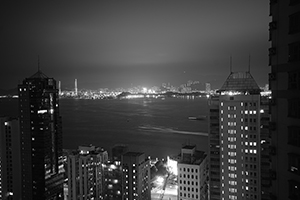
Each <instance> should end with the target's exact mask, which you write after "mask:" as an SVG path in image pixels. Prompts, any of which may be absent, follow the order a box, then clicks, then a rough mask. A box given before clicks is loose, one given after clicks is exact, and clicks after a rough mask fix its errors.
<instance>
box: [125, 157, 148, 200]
mask: <svg viewBox="0 0 300 200" xmlns="http://www.w3.org/2000/svg"><path fill="white" fill-rule="evenodd" d="M122 168H123V178H122V195H123V199H124V200H125V199H126V200H134V199H135V200H150V199H151V193H150V190H151V189H150V161H149V160H148V159H146V158H145V154H144V153H139V152H127V153H125V154H123V155H122Z"/></svg>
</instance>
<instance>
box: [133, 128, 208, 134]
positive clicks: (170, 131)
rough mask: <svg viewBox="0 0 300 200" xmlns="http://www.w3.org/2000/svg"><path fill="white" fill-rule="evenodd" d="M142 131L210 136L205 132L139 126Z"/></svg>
mask: <svg viewBox="0 0 300 200" xmlns="http://www.w3.org/2000/svg"><path fill="white" fill-rule="evenodd" d="M139 129H141V130H147V131H151V132H160V133H176V134H185V135H199V136H208V133H204V132H191V131H180V130H174V129H172V128H165V127H154V126H147V125H146V126H139Z"/></svg>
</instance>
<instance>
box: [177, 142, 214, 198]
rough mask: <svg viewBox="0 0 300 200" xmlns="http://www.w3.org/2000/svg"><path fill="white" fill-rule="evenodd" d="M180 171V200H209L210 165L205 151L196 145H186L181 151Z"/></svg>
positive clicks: (178, 165)
mask: <svg viewBox="0 0 300 200" xmlns="http://www.w3.org/2000/svg"><path fill="white" fill-rule="evenodd" d="M177 169H178V200H185V199H189V200H206V199H208V185H207V178H208V163H207V156H206V154H205V153H204V152H203V151H197V150H196V146H195V145H185V146H183V147H182V149H181V154H180V160H179V161H178V164H177Z"/></svg>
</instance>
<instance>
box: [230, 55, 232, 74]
mask: <svg viewBox="0 0 300 200" xmlns="http://www.w3.org/2000/svg"><path fill="white" fill-rule="evenodd" d="M231 73H232V56H231V55H230V74H231Z"/></svg>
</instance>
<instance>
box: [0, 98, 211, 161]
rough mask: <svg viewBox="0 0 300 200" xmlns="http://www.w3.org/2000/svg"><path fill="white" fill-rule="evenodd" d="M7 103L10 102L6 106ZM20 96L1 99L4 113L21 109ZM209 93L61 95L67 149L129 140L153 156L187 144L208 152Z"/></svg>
mask: <svg viewBox="0 0 300 200" xmlns="http://www.w3.org/2000/svg"><path fill="white" fill-rule="evenodd" d="M7 105H9V106H7ZM16 107H17V100H10V101H8V100H6V101H5V100H1V101H0V115H3V114H7V113H9V112H12V113H14V114H15V115H16V113H17V108H16ZM207 114H208V107H207V99H206V98H200V97H197V98H191V97H189V98H188V97H184V98H171V97H170V98H165V99H161V98H158V99H155V98H141V99H123V100H118V99H113V100H83V99H60V115H61V116H62V126H63V148H66V149H76V148H77V147H78V146H79V145H89V144H93V145H96V146H102V147H104V148H105V149H107V150H109V151H110V149H111V147H112V146H114V145H116V144H125V145H128V147H129V150H131V151H141V152H144V153H145V154H146V155H150V156H151V157H159V158H162V157H166V156H167V155H176V154H177V153H179V152H180V148H181V146H182V145H184V144H195V145H197V149H199V150H203V151H207V148H208V144H207V142H208V140H207V139H208V138H207V129H208V124H207V123H208V122H207V120H189V119H188V118H189V116H200V115H201V116H202V115H207Z"/></svg>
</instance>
